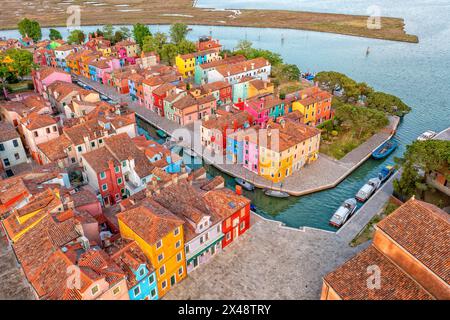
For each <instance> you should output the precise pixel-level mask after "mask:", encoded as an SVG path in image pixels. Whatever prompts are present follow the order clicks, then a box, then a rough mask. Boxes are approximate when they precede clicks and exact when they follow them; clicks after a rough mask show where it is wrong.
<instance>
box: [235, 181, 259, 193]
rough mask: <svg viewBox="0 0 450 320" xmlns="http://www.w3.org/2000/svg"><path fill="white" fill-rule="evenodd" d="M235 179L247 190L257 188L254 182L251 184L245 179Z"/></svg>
mask: <svg viewBox="0 0 450 320" xmlns="http://www.w3.org/2000/svg"><path fill="white" fill-rule="evenodd" d="M234 181H236V183H237V184H238V185H240V186H241V187H242V188H244V189H245V190H247V191H254V190H255V186H254V185H253V184H251V183H250V182H248V181H245V180H244V179H241V178H234Z"/></svg>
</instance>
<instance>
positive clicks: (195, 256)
mask: <svg viewBox="0 0 450 320" xmlns="http://www.w3.org/2000/svg"><path fill="white" fill-rule="evenodd" d="M224 236H225V235H221V236H220V237H219V238H218V239H217V240H215V241H214V242H212V243H210V244H209V245H208V246H207V247H205V248H204V249H203V250H201V251H199V252H197V253H196V254H195V255H193V256H192V257H190V258H189V259H188V260H187V263H188V264H189V263H190V262H191V261H192V260H194V259H195V258H197V257H198V256H199V255H201V254H202V253H203V252H205V251H207V250H208V249H209V248H211V247H212V246H214V245H216V243H217V242H219V241H222V239H223V237H224Z"/></svg>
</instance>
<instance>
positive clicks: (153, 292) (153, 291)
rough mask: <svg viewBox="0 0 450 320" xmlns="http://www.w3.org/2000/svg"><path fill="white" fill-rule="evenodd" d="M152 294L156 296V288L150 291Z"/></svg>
mask: <svg viewBox="0 0 450 320" xmlns="http://www.w3.org/2000/svg"><path fill="white" fill-rule="evenodd" d="M150 294H151V295H152V298H154V297H156V290H155V289H152V291H151V292H150Z"/></svg>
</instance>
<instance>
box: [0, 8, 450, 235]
mask: <svg viewBox="0 0 450 320" xmlns="http://www.w3.org/2000/svg"><path fill="white" fill-rule="evenodd" d="M374 4H376V5H378V6H379V7H378V9H379V10H381V14H382V15H386V16H398V17H404V18H405V21H406V30H407V32H409V33H412V34H416V35H418V36H419V41H420V43H419V44H410V43H400V42H392V41H382V40H375V39H364V38H358V37H350V36H343V35H335V34H326V33H319V32H308V31H299V30H281V29H258V28H234V27H209V26H193V27H192V28H193V30H192V31H191V32H190V33H189V38H190V39H191V40H195V39H197V38H198V37H199V36H201V35H209V34H211V35H212V36H214V37H216V38H218V39H220V41H221V42H222V43H223V44H224V46H225V47H226V48H228V49H232V48H234V47H235V46H236V44H237V42H238V41H239V40H242V39H247V40H250V41H252V42H253V44H254V46H255V47H258V48H263V49H268V50H272V51H275V52H278V53H280V54H281V55H282V56H283V58H284V60H285V61H286V62H287V63H295V64H297V65H298V66H299V67H300V69H301V70H302V71H305V72H306V71H309V72H318V71H321V70H334V71H339V72H342V73H345V74H347V75H349V76H350V77H352V78H354V79H355V80H357V81H365V82H367V83H368V84H369V85H371V86H372V87H374V88H375V89H377V90H381V91H385V92H389V93H392V94H395V95H397V96H399V97H400V98H402V99H403V100H404V101H405V102H406V103H407V104H408V105H410V106H411V107H412V109H413V110H412V112H411V113H410V114H408V115H407V116H406V117H405V118H404V119H403V120H402V122H401V124H400V127H399V130H398V133H397V136H396V139H397V140H398V141H399V142H400V147H399V148H398V149H397V150H396V151H395V153H393V154H392V155H391V156H390V157H389V158H387V159H386V160H382V161H375V160H368V161H367V162H366V163H365V164H363V165H362V166H361V167H360V168H359V169H357V170H356V171H355V172H354V173H353V174H351V175H350V176H349V177H348V178H347V179H346V180H345V181H343V182H342V183H341V184H339V186H338V187H336V188H334V189H331V190H328V191H323V192H319V193H315V194H312V195H309V196H304V197H299V198H295V197H291V198H288V199H272V198H268V197H266V196H264V195H263V193H262V192H261V191H256V192H254V193H246V195H247V196H248V197H249V198H251V199H252V201H253V203H254V204H255V206H256V207H257V208H258V212H259V213H260V214H261V215H263V216H264V217H267V218H271V219H274V220H278V221H282V222H284V223H285V224H286V225H289V226H292V227H301V226H310V227H316V228H322V229H326V230H332V229H331V228H330V227H329V226H328V220H329V219H330V217H331V216H332V214H333V213H334V211H335V210H336V209H337V208H338V207H339V205H340V204H341V203H342V202H343V201H344V200H345V199H347V198H350V197H353V196H354V195H355V193H356V192H357V191H358V189H359V188H360V187H361V186H362V185H363V184H364V183H365V182H366V181H367V180H368V179H370V178H372V177H375V176H376V175H377V174H378V172H379V171H380V170H381V168H382V167H383V166H385V165H387V164H392V163H393V161H394V160H393V159H394V157H399V156H401V155H402V153H403V152H404V148H405V146H406V145H407V144H409V143H411V142H412V141H413V140H415V139H416V137H417V136H418V135H419V134H421V133H422V132H424V131H426V130H434V131H440V130H443V129H444V128H446V127H448V126H450V2H449V1H448V0H433V1H419V0H409V1H406V0H398V1H390V0H377V1H376V2H375V3H373V2H372V1H368V0H358V1H356V0H354V1H351V0H339V1H337V0H336V1H332V0H314V1H311V0H309V1H306V0H297V1H295V0H290V1H285V0H278V1H275V0H272V1H268V0H259V1H257V0H251V1H247V0H246V1H243V0H241V1H239V0H222V1H218V0H199V1H198V6H203V7H217V8H236V9H242V8H264V9H287V10H307V11H325V12H338V13H352V14H367V13H368V12H367V10H368V8H369V7H370V6H372V5H374ZM371 10H372V12H373V8H371ZM168 28H169V27H168V26H151V30H152V31H153V32H157V31H162V32H167V31H168ZM83 29H84V30H85V31H87V32H89V31H93V30H95V29H97V26H95V27H85V28H83ZM59 30H60V31H62V33H63V35H67V30H65V29H64V28H59ZM43 35H44V37H46V36H48V30H43ZM1 36H6V37H17V36H18V33H17V31H0V37H1ZM368 47H370V54H369V55H368V56H366V51H367V48H368ZM150 131H152V129H150ZM149 134H150V136H153V137H155V138H156V139H158V137H157V136H155V135H154V132H150V133H149ZM208 172H209V173H210V174H211V175H216V174H219V172H217V170H215V169H214V168H209V167H208ZM226 180H227V185H228V186H230V187H233V186H234V182H233V179H232V178H230V177H226Z"/></svg>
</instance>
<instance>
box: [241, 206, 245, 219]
mask: <svg viewBox="0 0 450 320" xmlns="http://www.w3.org/2000/svg"><path fill="white" fill-rule="evenodd" d="M243 217H245V208H242V209H241V218H243Z"/></svg>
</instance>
